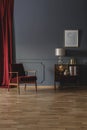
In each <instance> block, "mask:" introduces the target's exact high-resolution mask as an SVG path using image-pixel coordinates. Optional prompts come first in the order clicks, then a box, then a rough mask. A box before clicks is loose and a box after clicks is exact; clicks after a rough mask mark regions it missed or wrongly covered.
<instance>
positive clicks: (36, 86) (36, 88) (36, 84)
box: [35, 82, 37, 92]
mask: <svg viewBox="0 0 87 130" xmlns="http://www.w3.org/2000/svg"><path fill="white" fill-rule="evenodd" d="M35 89H36V92H37V82H35Z"/></svg>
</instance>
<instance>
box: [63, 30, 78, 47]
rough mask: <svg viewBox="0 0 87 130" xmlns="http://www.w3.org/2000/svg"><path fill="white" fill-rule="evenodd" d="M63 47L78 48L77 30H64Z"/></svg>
mask: <svg viewBox="0 0 87 130" xmlns="http://www.w3.org/2000/svg"><path fill="white" fill-rule="evenodd" d="M64 40H65V41H64V42H65V47H78V30H65V32H64Z"/></svg>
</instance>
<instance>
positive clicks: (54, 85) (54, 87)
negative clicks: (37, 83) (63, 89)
mask: <svg viewBox="0 0 87 130" xmlns="http://www.w3.org/2000/svg"><path fill="white" fill-rule="evenodd" d="M54 90H56V82H54Z"/></svg>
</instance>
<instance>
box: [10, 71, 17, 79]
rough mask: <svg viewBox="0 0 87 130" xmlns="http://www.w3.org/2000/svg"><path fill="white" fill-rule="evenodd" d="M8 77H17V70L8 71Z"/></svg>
mask: <svg viewBox="0 0 87 130" xmlns="http://www.w3.org/2000/svg"><path fill="white" fill-rule="evenodd" d="M9 77H10V79H11V78H13V77H18V72H9Z"/></svg>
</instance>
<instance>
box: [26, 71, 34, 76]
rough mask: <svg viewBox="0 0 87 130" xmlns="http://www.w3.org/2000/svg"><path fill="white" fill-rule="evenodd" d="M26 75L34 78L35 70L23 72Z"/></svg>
mask: <svg viewBox="0 0 87 130" xmlns="http://www.w3.org/2000/svg"><path fill="white" fill-rule="evenodd" d="M25 74H26V75H35V76H36V71H35V70H27V71H25Z"/></svg>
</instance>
